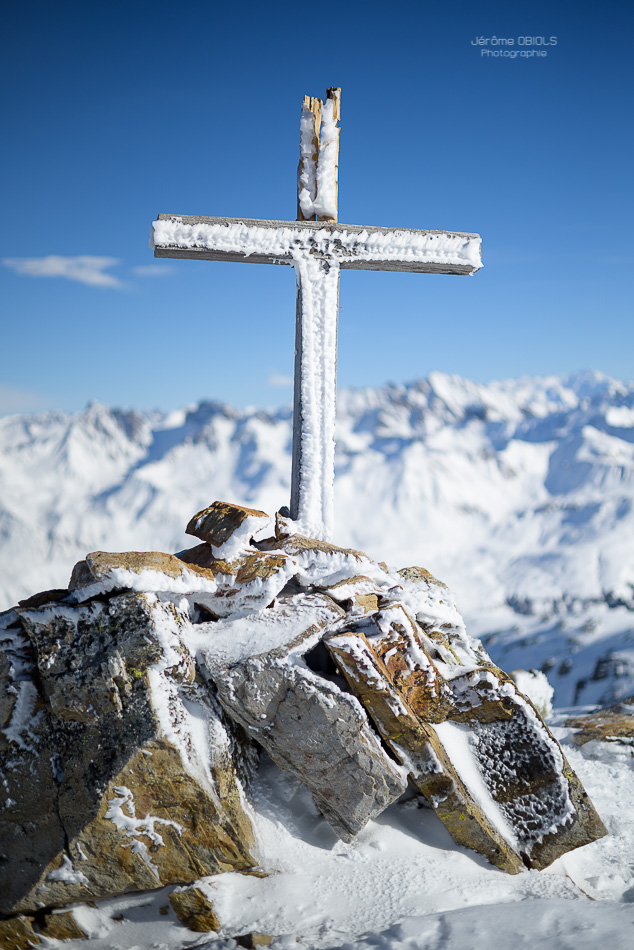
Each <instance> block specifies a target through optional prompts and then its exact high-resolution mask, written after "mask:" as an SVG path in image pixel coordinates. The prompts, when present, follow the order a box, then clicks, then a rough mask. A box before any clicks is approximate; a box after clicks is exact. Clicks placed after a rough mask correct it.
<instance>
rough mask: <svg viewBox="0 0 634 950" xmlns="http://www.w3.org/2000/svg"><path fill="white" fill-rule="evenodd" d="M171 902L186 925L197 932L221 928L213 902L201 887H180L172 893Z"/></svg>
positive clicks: (182, 922) (175, 911)
mask: <svg viewBox="0 0 634 950" xmlns="http://www.w3.org/2000/svg"><path fill="white" fill-rule="evenodd" d="M170 904H171V905H172V907H173V909H174V913H175V914H176V916H177V917H178V919H179V920H180V922H181V924H182V925H183V926H184V927H187V929H188V930H193V931H194V932H195V933H209V932H210V931H217V930H219V929H220V923H219V922H218V918H217V917H216V915H215V913H214V907H213V903H212V902H211V900H210V899H209V897H207V895H206V894H204V893H203V891H202V889H201V888H200V887H186V888H178V889H177V890H175V891H172V893H171V894H170Z"/></svg>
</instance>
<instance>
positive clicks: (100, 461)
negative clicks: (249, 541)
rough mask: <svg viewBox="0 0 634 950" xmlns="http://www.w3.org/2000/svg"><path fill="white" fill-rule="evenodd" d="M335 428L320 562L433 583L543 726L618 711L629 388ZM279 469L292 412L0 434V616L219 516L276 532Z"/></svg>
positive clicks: (447, 380) (582, 386)
mask: <svg viewBox="0 0 634 950" xmlns="http://www.w3.org/2000/svg"><path fill="white" fill-rule="evenodd" d="M337 413H338V418H337V427H338V428H337V473H336V480H335V504H336V525H337V527H336V533H335V537H334V540H335V542H336V543H338V544H342V545H350V546H353V547H357V548H361V549H362V550H365V551H367V553H368V554H370V555H371V556H373V557H375V558H377V559H380V560H385V561H387V562H388V563H389V564H390V565H394V566H395V567H404V566H407V565H411V564H418V565H421V566H424V567H426V568H428V569H429V570H431V571H432V573H434V574H435V575H436V576H437V577H439V578H440V579H441V580H443V581H445V582H446V583H447V584H449V585H450V586H451V587H452V588H453V590H454V592H455V593H456V596H457V599H458V603H459V604H460V606H461V609H462V611H463V614H464V616H465V620H466V621H467V625H468V629H469V630H470V632H471V633H474V634H475V635H477V636H480V637H482V639H483V640H484V642H485V644H486V646H487V648H488V649H489V651H490V652H491V654H492V656H493V657H494V659H495V660H496V661H497V662H499V663H500V665H502V666H503V667H504V668H505V669H508V670H511V669H515V668H517V667H523V668H530V667H533V668H541V669H543V670H544V671H546V672H547V675H548V677H549V679H550V681H551V683H552V684H553V686H555V689H556V693H555V702H556V703H557V704H558V705H559V706H567V705H573V704H593V703H609V702H612V701H614V700H615V699H617V698H619V697H621V696H624V695H628V694H630V693H632V692H634V383H622V382H619V381H616V380H613V379H609V378H607V377H605V376H602V375H600V374H598V373H584V374H577V375H573V376H570V377H567V378H561V377H548V378H542V379H528V378H524V379H519V380H511V381H505V382H495V383H490V384H488V385H480V384H477V383H474V382H470V381H468V380H465V379H461V378H458V377H453V376H446V375H443V374H440V373H432V374H431V375H430V376H429V378H428V379H426V380H422V381H419V382H415V383H412V384H410V385H403V386H387V387H384V388H381V389H364V390H354V391H350V390H348V391H345V390H344V391H341V392H340V394H339V398H338V408H337ZM290 449H291V414H290V409H282V410H279V411H276V412H268V411H261V410H246V411H239V410H236V409H233V408H231V407H230V406H227V405H222V404H219V403H210V402H201V403H200V404H199V405H198V406H194V407H190V408H188V409H184V410H180V411H177V412H172V413H169V414H164V413H160V412H137V411H123V410H118V409H109V408H107V407H106V406H102V405H98V404H92V405H90V406H89V407H88V408H87V409H86V410H84V411H83V412H80V413H76V414H72V415H71V414H65V413H61V412H47V413H40V414H32V415H19V416H9V417H6V418H4V419H1V420H0V547H1V550H0V564H1V567H2V570H1V573H0V608H2V609H4V608H5V607H8V606H10V605H11V604H12V603H15V602H16V601H17V600H18V599H20V598H21V597H24V596H26V595H28V594H31V593H34V592H35V591H38V590H43V589H45V588H49V587H64V586H66V584H67V583H68V578H69V575H70V571H71V568H72V566H73V564H74V563H75V562H76V561H77V560H79V559H81V558H82V557H83V556H84V554H85V553H86V552H88V551H94V550H111V551H117V550H119V551H120V550H163V551H168V552H170V551H178V550H181V549H182V548H184V547H189V546H191V543H192V539H189V538H187V536H186V535H185V534H184V526H185V525H186V524H187V522H188V520H189V518H190V517H191V515H192V514H193V513H194V512H196V511H197V510H199V509H201V508H203V507H205V506H206V505H208V504H210V503H211V502H212V501H214V500H216V499H222V500H227V501H233V502H238V503H241V504H248V505H250V506H253V507H256V508H261V509H263V510H264V511H268V512H271V513H272V512H274V511H275V510H277V509H278V508H280V507H281V506H282V505H284V504H287V503H288V498H289V493H290V488H289V486H290Z"/></svg>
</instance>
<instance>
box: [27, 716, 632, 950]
mask: <svg viewBox="0 0 634 950" xmlns="http://www.w3.org/2000/svg"><path fill="white" fill-rule="evenodd" d="M564 718H565V716H564V715H563V714H559V715H558V716H557V717H555V719H554V720H551V726H552V727H553V731H554V732H555V735H556V736H557V738H558V739H559V740H560V741H561V742H562V743H563V745H564V749H565V752H566V755H567V756H568V758H569V760H570V764H571V765H572V767H573V768H574V769H575V770H576V771H577V773H578V775H579V777H580V779H581V780H582V782H583V783H584V785H585V787H586V790H587V791H588V793H589V794H590V797H591V798H592V800H593V801H594V803H595V805H596V807H597V809H598V810H599V813H600V814H601V816H602V818H603V820H604V822H605V824H606V826H607V828H608V830H609V832H610V834H609V836H608V837H606V838H602V839H601V840H600V841H596V842H594V843H593V844H590V845H587V846H586V847H585V848H580V849H578V850H577V851H573V852H571V853H569V854H567V855H566V856H565V857H563V858H560V859H558V860H557V861H556V862H555V863H554V864H552V865H551V866H550V867H549V868H547V869H546V870H545V871H526V872H524V873H521V874H517V875H509V874H506V873H504V872H503V871H499V870H497V869H496V868H493V867H491V865H490V864H488V863H487V861H486V860H485V859H484V858H482V857H480V856H479V855H477V854H476V853H475V852H473V851H470V850H468V849H465V848H461V847H458V846H457V845H455V844H454V842H453V841H452V839H451V837H450V836H449V834H448V832H447V831H446V830H445V828H444V826H443V825H442V823H441V822H440V820H439V819H438V818H437V817H436V816H435V815H434V813H433V812H432V811H431V809H428V808H421V800H420V799H419V798H418V797H416V796H412V797H408V796H407V795H406V796H404V800H401V801H400V802H398V803H396V804H394V805H392V806H391V807H390V808H389V809H388V810H387V811H385V812H384V813H383V814H382V815H381V816H380V817H379V818H378V819H377V820H375V821H373V822H370V824H369V825H368V826H367V827H366V828H365V829H364V830H363V831H362V832H361V833H360V834H359V835H358V836H357V838H356V839H355V841H354V842H353V843H352V844H344V843H343V842H341V841H338V840H337V838H336V837H335V835H334V833H333V831H332V830H331V829H330V828H329V826H328V825H327V823H326V821H325V819H323V818H322V817H321V815H320V814H319V812H318V811H317V809H316V807H315V805H314V804H313V802H312V799H311V796H310V793H309V792H308V791H307V789H306V788H304V787H303V786H301V785H300V784H299V783H298V782H297V781H296V780H295V779H294V778H293V777H291V776H290V775H288V773H286V772H282V771H280V769H278V768H277V766H275V765H274V764H273V763H272V762H271V761H270V759H268V757H266V756H263V759H262V761H261V764H260V769H259V772H258V777H257V780H256V785H255V788H254V790H253V794H252V804H253V818H254V822H255V827H256V833H257V838H258V845H259V849H260V852H259V857H260V860H261V863H262V864H263V865H265V866H266V867H267V868H269V869H274V870H273V873H271V874H270V876H269V877H267V878H262V879H260V878H254V877H251V876H248V875H243V874H240V873H232V874H220V875H216V876H214V877H211V878H205V879H204V884H202V885H201V887H203V888H204V889H205V892H206V893H207V894H208V895H209V897H210V898H211V900H212V901H213V903H214V907H215V909H216V912H217V915H218V917H219V919H220V920H222V921H223V927H222V930H221V931H220V933H219V934H218V935H217V936H216V935H211V934H193V933H190V932H188V931H186V930H185V929H184V928H183V927H182V926H181V925H179V923H178V921H177V920H176V918H175V916H174V913H173V911H172V909H171V908H170V905H169V900H168V894H169V891H170V890H171V888H164V889H162V890H160V891H153V892H146V893H144V894H131V895H126V896H125V897H120V898H114V899H112V900H106V901H100V902H99V903H98V904H97V905H96V906H95V907H88V906H87V905H77V909H76V910H75V918H76V920H77V921H78V923H79V924H80V926H81V927H82V928H83V930H84V932H86V933H87V934H88V935H89V939H87V940H76V941H73V947H76V948H77V950H121V948H125V950H149V948H153V950H183V948H186V947H197V948H200V950H205V948H209V950H233V948H235V947H236V946H237V944H236V941H235V940H234V939H233V938H231V937H227V936H223V934H240V933H244V934H247V933H251V932H254V931H255V932H257V933H265V934H271V935H275V936H276V938H277V939H275V940H274V942H273V944H272V947H273V948H274V950H282V948H284V950H290V948H293V950H321V948H324V950H326V948H338V950H491V947H496V946H509V947H513V948H514V950H533V948H534V947H539V948H540V950H596V948H597V947H598V946H601V945H604V944H605V945H609V946H610V948H611V950H631V947H632V942H633V937H634V865H633V862H632V854H633V853H634V815H633V814H632V811H631V807H630V806H631V802H632V801H634V758H633V756H632V750H631V748H630V747H628V746H624V745H621V744H619V743H596V742H595V743H590V744H589V745H591V746H593V748H591V749H588V746H587V745H586V746H584V747H583V750H582V751H580V750H578V749H577V748H576V746H574V745H573V744H572V742H571V738H570V736H571V730H570V729H567V728H565V727H564V726H561V725H560V726H559V727H557V726H553V723H555V722H560V723H561V722H562V721H563V719H564ZM584 753H585V754H584ZM161 908H163V912H162V913H161ZM44 945H45V946H51V947H55V946H60V947H61V946H67V945H66V944H61V943H60V942H58V941H54V940H48V941H45V942H44Z"/></svg>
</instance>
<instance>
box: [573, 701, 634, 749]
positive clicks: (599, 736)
mask: <svg viewBox="0 0 634 950" xmlns="http://www.w3.org/2000/svg"><path fill="white" fill-rule="evenodd" d="M566 725H567V726H571V727H572V728H573V729H574V732H573V736H572V738H573V740H574V741H575V742H576V744H577V745H580V746H583V745H585V744H586V743H587V742H593V741H595V740H596V741H598V742H620V743H622V744H623V745H629V746H634V696H627V697H625V698H624V699H621V700H620V701H619V702H618V703H615V704H614V705H613V706H608V707H607V709H599V710H597V712H594V713H588V714H587V715H585V716H575V717H573V718H570V719H566Z"/></svg>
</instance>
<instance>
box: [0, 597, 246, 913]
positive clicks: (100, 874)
mask: <svg viewBox="0 0 634 950" xmlns="http://www.w3.org/2000/svg"><path fill="white" fill-rule="evenodd" d="M185 606H186V604H185ZM19 621H20V623H21V624H22V625H23V627H24V629H25V630H26V631H27V633H28V640H27V638H26V637H25V634H24V632H23V631H22V630H21V629H20V628H19V627H18V626H16V623H17V616H16V618H15V620H14V622H13V624H11V623H9V624H7V625H5V635H4V639H5V655H8V656H10V657H15V656H17V655H20V656H21V657H23V658H22V659H21V660H20V662H21V668H20V669H18V668H17V666H16V662H17V661H16V662H13V668H14V669H15V670H16V673H15V675H16V677H17V680H16V688H19V691H20V692H19V696H18V699H17V700H16V704H15V706H14V708H13V712H12V713H11V717H10V720H9V724H8V726H6V727H5V729H4V737H5V740H6V743H5V748H4V749H3V750H2V756H1V758H0V761H1V763H2V770H3V774H2V780H3V782H4V787H5V790H6V793H7V796H8V797H9V798H10V800H11V801H12V802H13V803H14V804H13V805H12V807H11V808H9V809H7V810H6V811H5V813H4V814H3V816H2V826H1V827H0V830H1V832H2V833H1V835H0V838H1V840H2V842H3V845H2V849H3V857H4V860H3V863H2V867H1V871H0V894H1V895H2V896H1V898H0V910H1V911H2V912H4V913H11V912H16V911H29V910H33V909H36V908H37V907H40V906H52V907H56V906H57V907H59V906H64V905H65V904H67V903H69V902H72V901H82V900H83V901H85V900H90V899H95V898H98V897H106V896H110V895H115V894H121V893H125V892H127V891H130V890H142V889H151V888H156V887H161V886H163V885H165V884H168V883H184V882H187V881H194V880H196V879H197V878H199V877H201V876H202V875H207V874H214V873H217V872H218V871H223V870H230V869H236V868H241V867H248V866H250V865H252V864H253V863H254V861H253V858H252V856H251V853H250V849H251V846H252V843H253V837H252V830H251V824H250V820H249V819H248V817H247V815H246V813H245V812H244V809H243V807H242V802H241V792H240V788H239V784H238V779H237V776H236V773H235V768H234V764H233V756H232V742H233V740H232V737H231V735H230V734H229V732H228V731H227V724H226V722H225V721H224V717H223V716H222V713H221V710H220V709H219V707H218V706H217V705H216V704H215V701H214V699H213V697H212V696H211V694H210V693H209V691H208V689H207V688H206V687H204V685H203V684H201V683H199V682H197V680H196V677H195V663H194V659H193V657H192V656H191V654H190V652H189V650H188V649H187V647H186V646H185V644H184V643H183V640H182V638H181V635H180V628H181V627H182V626H185V625H186V624H187V622H188V621H187V614H186V613H183V612H182V611H181V610H179V608H178V607H176V606H175V605H174V604H173V603H171V602H169V601H168V602H162V601H161V600H160V599H159V598H157V596H156V595H154V594H136V593H128V594H121V595H116V596H113V597H111V598H110V599H109V600H107V601H106V602H103V601H101V600H99V601H93V602H91V603H88V604H83V605H80V606H69V605H65V604H64V605H60V604H55V605H53V606H48V607H47V606H43V607H40V608H39V609H36V610H29V609H26V610H24V609H21V610H20V611H19ZM31 645H32V647H33V649H32V651H31V653H30V655H29V648H30V646H31ZM220 789H222V793H221V792H220Z"/></svg>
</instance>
